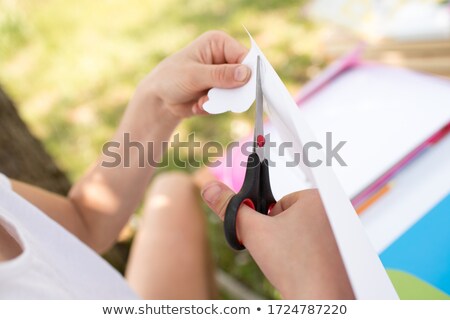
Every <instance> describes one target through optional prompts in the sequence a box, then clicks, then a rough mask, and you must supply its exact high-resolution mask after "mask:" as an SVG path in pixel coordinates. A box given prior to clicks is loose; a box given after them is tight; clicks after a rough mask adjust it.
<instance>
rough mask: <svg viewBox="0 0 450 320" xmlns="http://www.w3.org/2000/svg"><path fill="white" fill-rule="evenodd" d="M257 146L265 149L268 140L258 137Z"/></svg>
mask: <svg viewBox="0 0 450 320" xmlns="http://www.w3.org/2000/svg"><path fill="white" fill-rule="evenodd" d="M256 144H257V145H258V147H260V148H262V147H264V145H265V144H266V138H264V136H263V135H261V134H260V135H258V136H257V137H256Z"/></svg>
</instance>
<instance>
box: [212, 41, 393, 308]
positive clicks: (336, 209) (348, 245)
mask: <svg viewBox="0 0 450 320" xmlns="http://www.w3.org/2000/svg"><path fill="white" fill-rule="evenodd" d="M250 39H251V43H252V47H251V49H250V51H249V53H248V55H247V56H246V58H245V59H244V61H243V63H244V64H246V65H248V66H249V67H250V68H251V69H252V71H255V68H256V59H257V56H258V55H259V56H260V57H261V62H262V70H261V71H262V72H261V76H262V87H263V92H264V96H265V99H266V101H267V105H266V109H265V111H266V113H267V114H268V116H269V118H270V120H271V122H272V124H273V126H274V127H275V129H276V131H277V133H278V134H279V136H280V138H281V139H282V140H283V141H285V142H291V143H292V144H293V149H292V150H293V151H294V152H295V153H299V154H301V151H302V146H303V143H306V142H309V141H316V139H315V137H314V135H313V133H312V130H311V129H310V128H309V126H308V124H307V123H306V121H305V120H304V118H303V117H302V115H301V114H300V112H299V110H298V108H297V105H296V104H295V102H294V100H293V99H292V97H291V95H290V94H289V92H288V90H287V89H286V87H285V86H284V84H283V82H282V81H281V79H280V78H279V77H278V75H277V73H276V72H275V70H274V69H273V67H272V66H271V64H270V63H269V61H268V60H267V59H266V57H265V56H264V54H263V53H262V51H261V50H260V49H259V48H258V46H257V44H256V43H255V41H254V40H253V39H252V38H251V37H250ZM255 75H256V72H253V73H252V78H251V79H250V81H249V83H247V84H246V85H244V86H243V87H241V88H238V89H218V88H213V89H211V90H210V91H209V93H208V97H209V101H208V102H207V103H206V104H205V105H204V108H205V110H206V111H208V112H209V113H214V114H217V113H222V112H226V111H235V112H242V111H245V110H247V109H248V108H249V107H250V106H251V104H252V103H253V101H254V99H255ZM312 150H315V149H311V151H312ZM310 156H311V157H312V158H313V159H322V160H323V159H324V155H323V153H322V152H321V151H320V150H315V152H314V154H312V152H311V154H310ZM291 170H292V172H293V173H295V170H301V171H302V173H303V174H304V175H305V176H306V178H307V180H308V181H309V182H310V183H311V185H312V186H316V187H317V188H318V190H319V192H320V195H321V198H322V201H323V204H324V207H325V209H326V211H327V214H328V219H329V221H330V224H331V227H332V229H333V232H334V235H335V238H336V242H337V244H338V247H339V250H340V253H341V256H342V260H343V262H344V265H345V267H346V270H347V273H348V276H349V279H350V282H351V285H352V288H353V291H354V294H355V296H356V298H358V299H398V296H397V293H396V292H395V290H394V288H393V286H392V283H391V281H390V280H389V278H388V276H387V274H386V271H385V269H384V268H383V265H382V264H381V261H380V259H379V258H378V255H377V254H376V252H375V250H374V248H373V247H372V245H371V244H370V242H369V240H368V237H367V235H366V233H365V231H364V229H363V227H362V224H361V222H360V220H359V218H358V216H357V215H356V213H355V211H354V209H353V207H352V205H351V203H350V201H349V199H348V197H347V196H346V194H345V192H344V191H343V189H342V187H341V186H340V184H339V182H338V180H337V178H336V176H335V174H334V173H333V171H332V169H331V168H330V167H326V166H324V165H321V166H318V167H316V168H309V167H307V166H305V165H304V164H303V161H301V164H300V165H299V166H298V167H294V168H291ZM273 172H277V174H280V175H284V176H283V177H282V179H276V180H274V179H273V178H272V175H273ZM281 172H284V173H281ZM286 172H287V171H286V170H284V171H276V168H271V180H272V189H273V190H274V191H275V192H276V190H277V189H280V188H283V186H282V185H281V184H283V183H289V181H290V180H292V176H291V175H290V174H287V173H286ZM295 175H297V176H298V174H293V176H295ZM278 178H280V177H278Z"/></svg>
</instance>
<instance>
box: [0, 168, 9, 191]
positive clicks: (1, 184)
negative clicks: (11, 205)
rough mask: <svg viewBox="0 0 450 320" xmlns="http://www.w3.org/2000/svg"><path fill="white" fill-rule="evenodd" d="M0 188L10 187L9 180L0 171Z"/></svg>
mask: <svg viewBox="0 0 450 320" xmlns="http://www.w3.org/2000/svg"><path fill="white" fill-rule="evenodd" d="M0 188H5V189H11V181H9V179H8V177H7V176H5V175H4V174H3V173H1V172H0Z"/></svg>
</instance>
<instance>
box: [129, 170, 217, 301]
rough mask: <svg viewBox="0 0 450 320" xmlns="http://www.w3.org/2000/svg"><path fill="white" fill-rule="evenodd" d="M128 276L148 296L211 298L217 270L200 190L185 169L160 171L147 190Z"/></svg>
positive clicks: (150, 297) (134, 287)
mask: <svg viewBox="0 0 450 320" xmlns="http://www.w3.org/2000/svg"><path fill="white" fill-rule="evenodd" d="M126 278H127V279H128V281H129V283H130V285H131V287H132V288H133V289H134V290H135V291H136V292H137V293H138V294H139V295H140V296H141V297H142V298H144V299H211V298H214V297H215V286H214V282H213V270H212V263H211V257H210V252H209V248H208V244H207V236H206V228H205V221H204V215H203V213H202V211H201V208H200V206H199V203H198V190H197V189H196V188H195V186H194V183H193V182H192V180H191V178H190V177H189V176H188V175H186V174H183V173H168V174H161V175H160V176H158V177H156V179H155V181H154V182H153V184H152V187H151V189H150V191H149V193H148V196H147V199H146V202H145V207H144V216H143V219H142V222H141V225H140V228H139V231H138V233H137V235H136V237H135V240H134V243H133V246H132V249H131V254H130V258H129V261H128V267H127V270H126Z"/></svg>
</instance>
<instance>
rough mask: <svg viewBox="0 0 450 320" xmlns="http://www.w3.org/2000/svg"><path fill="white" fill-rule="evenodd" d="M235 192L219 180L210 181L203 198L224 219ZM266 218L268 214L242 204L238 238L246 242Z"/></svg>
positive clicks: (238, 222)
mask: <svg viewBox="0 0 450 320" xmlns="http://www.w3.org/2000/svg"><path fill="white" fill-rule="evenodd" d="M234 194H235V193H234V192H233V191H232V190H231V189H230V188H228V187H227V186H226V185H225V184H223V183H221V182H218V181H213V182H211V183H208V184H207V185H206V186H205V187H204V188H203V190H202V197H203V199H204V200H205V202H206V203H207V204H208V206H209V207H210V208H211V209H212V210H213V211H214V212H215V213H216V214H217V215H218V216H219V218H220V219H221V220H224V218H225V211H226V209H227V205H228V203H229V202H230V199H231V198H232V197H233V196H234ZM266 219H267V216H265V215H262V214H259V213H258V212H256V211H255V210H253V209H251V208H249V207H247V206H246V205H242V206H241V207H240V208H239V211H238V214H237V222H236V232H237V235H238V238H239V239H240V240H242V242H243V243H244V244H245V243H246V242H247V239H248V238H251V237H252V233H253V232H254V231H255V230H258V229H259V228H258V225H261V224H264V220H266Z"/></svg>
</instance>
